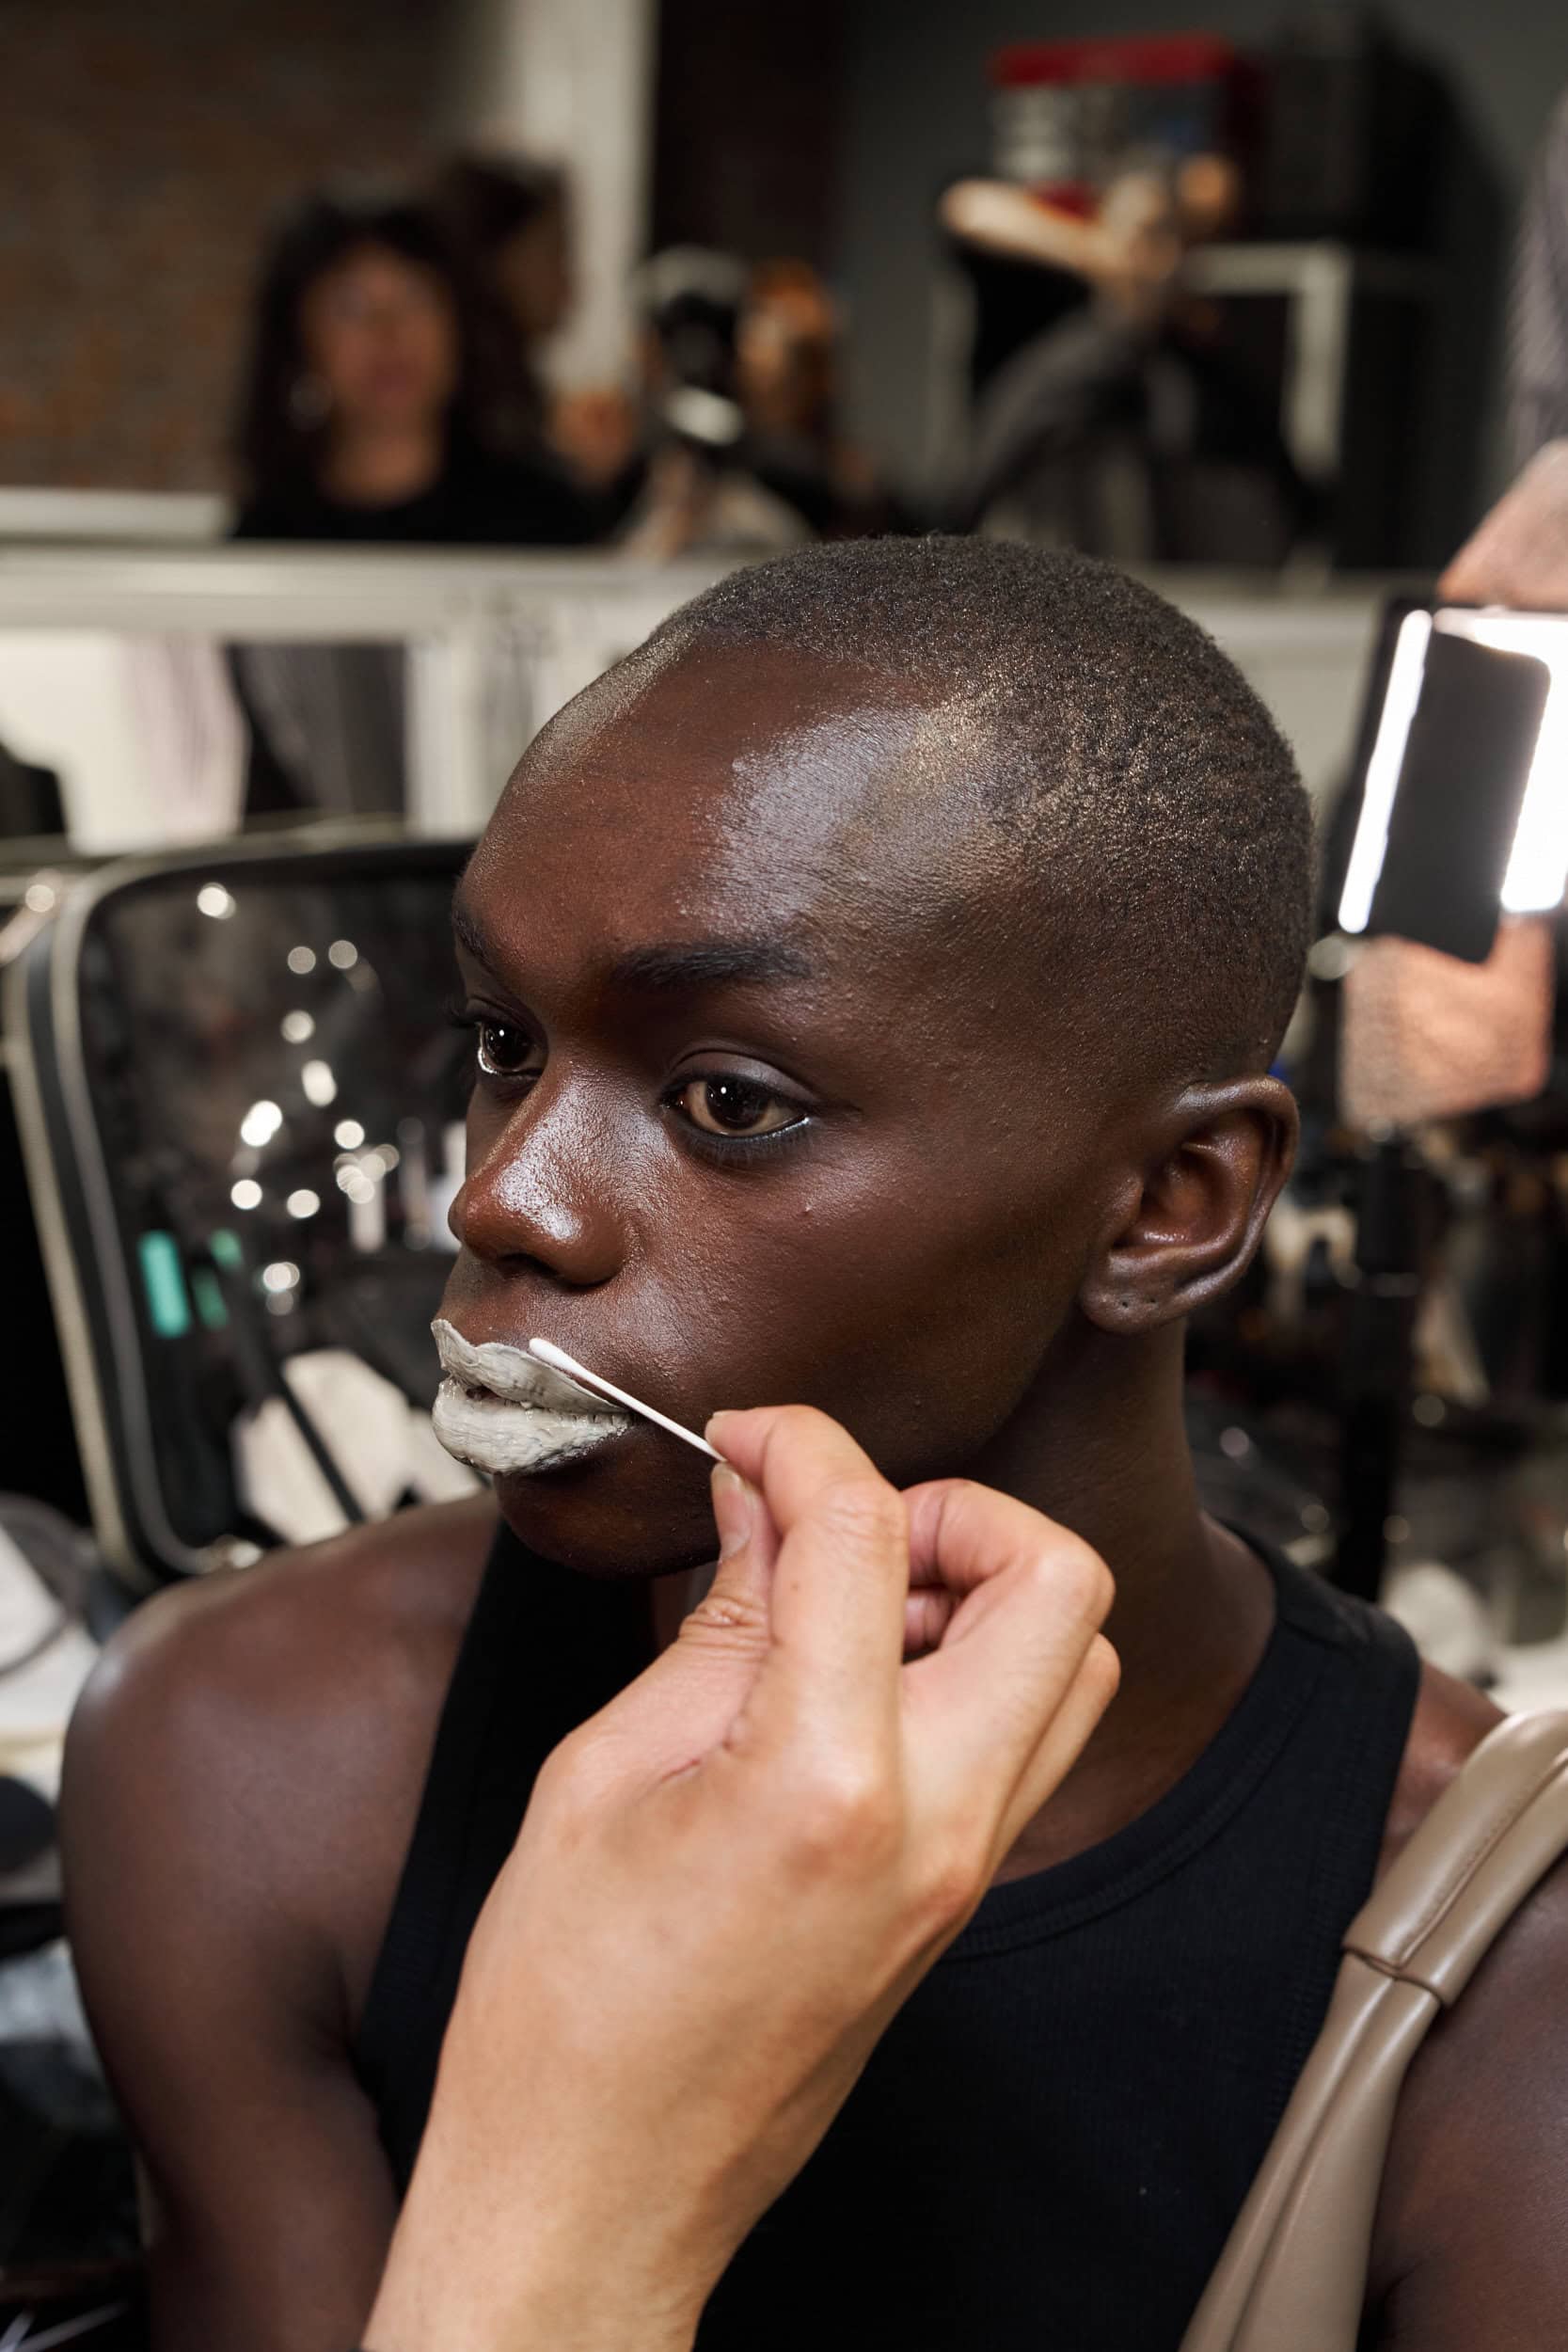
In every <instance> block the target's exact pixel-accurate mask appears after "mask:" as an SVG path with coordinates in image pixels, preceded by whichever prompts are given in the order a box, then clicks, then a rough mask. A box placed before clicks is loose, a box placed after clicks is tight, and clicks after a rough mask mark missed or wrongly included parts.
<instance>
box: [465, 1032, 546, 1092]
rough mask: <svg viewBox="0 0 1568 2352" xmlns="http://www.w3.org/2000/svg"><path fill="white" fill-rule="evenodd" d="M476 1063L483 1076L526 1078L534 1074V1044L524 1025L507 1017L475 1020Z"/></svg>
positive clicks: (536, 1053) (535, 1060) (536, 1056)
mask: <svg viewBox="0 0 1568 2352" xmlns="http://www.w3.org/2000/svg"><path fill="white" fill-rule="evenodd" d="M474 1026H475V1028H476V1029H477V1030H478V1032H479V1066H480V1068H481V1070H483V1073H484V1074H485V1076H486V1077H487V1078H527V1077H531V1076H535V1075H537V1070H536V1068H535V1067H534V1065H535V1064H536V1063H537V1060H538V1051H539V1049H538V1047H537V1046H536V1045H535V1043H534V1041H533V1040H532V1038H531V1037H530V1036H529V1034H528V1031H527V1030H526V1029H516V1028H514V1027H513V1025H512V1024H511V1023H510V1022H509V1021H476V1022H475V1024H474Z"/></svg>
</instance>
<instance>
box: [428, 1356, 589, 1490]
mask: <svg viewBox="0 0 1568 2352" xmlns="http://www.w3.org/2000/svg"><path fill="white" fill-rule="evenodd" d="M432 1329H433V1331H434V1333H435V1338H436V1350H437V1353H438V1354H439V1356H440V1359H441V1370H442V1371H443V1372H444V1373H445V1375H446V1378H445V1379H444V1380H443V1381H442V1383H441V1387H440V1391H439V1392H438V1394H437V1396H436V1410H435V1415H434V1420H435V1424H436V1436H437V1437H438V1438H440V1440H441V1443H442V1444H443V1445H444V1446H445V1447H446V1449H447V1451H448V1453H449V1454H456V1456H457V1458H458V1460H459V1461H460V1462H468V1463H471V1464H472V1466H473V1468H474V1469H475V1470H487V1471H489V1473H490V1474H491V1476H492V1477H499V1476H503V1475H506V1474H509V1473H512V1472H515V1471H527V1470H546V1469H549V1468H551V1467H552V1466H553V1465H554V1464H556V1463H558V1462H566V1461H571V1460H573V1459H574V1458H576V1457H577V1456H579V1455H581V1454H590V1453H592V1452H594V1450H595V1449H596V1448H597V1447H599V1446H601V1445H605V1444H607V1443H608V1442H609V1441H610V1439H611V1438H619V1437H622V1436H624V1435H625V1433H626V1431H627V1430H629V1429H630V1428H632V1427H633V1426H634V1422H633V1419H632V1416H631V1415H630V1414H629V1413H625V1412H622V1411H621V1410H620V1408H619V1407H618V1406H614V1405H610V1404H607V1403H606V1402H605V1400H604V1399H603V1398H602V1397H598V1396H594V1394H593V1393H592V1392H591V1391H589V1390H587V1389H585V1388H582V1387H580V1386H579V1385H578V1382H577V1381H576V1380H573V1379H570V1378H568V1376H567V1375H566V1374H565V1373H563V1372H557V1371H556V1370H555V1369H554V1367H553V1366H552V1365H549V1364H543V1363H541V1362H540V1361H539V1360H538V1359H537V1358H536V1357H533V1356H530V1355H529V1354H528V1353H527V1351H526V1350H525V1349H523V1348H520V1347H510V1346H508V1345H507V1344H506V1343H505V1342H504V1341H502V1340H486V1341H484V1342H483V1343H478V1344H476V1343H474V1342H473V1341H472V1340H466V1339H465V1338H464V1337H463V1334H462V1332H461V1331H459V1330H457V1329H456V1328H455V1327H453V1326H452V1325H451V1324H450V1323H448V1322H447V1321H446V1320H445V1318H444V1317H443V1318H442V1319H441V1320H439V1321H438V1322H436V1324H434V1325H433V1326H432Z"/></svg>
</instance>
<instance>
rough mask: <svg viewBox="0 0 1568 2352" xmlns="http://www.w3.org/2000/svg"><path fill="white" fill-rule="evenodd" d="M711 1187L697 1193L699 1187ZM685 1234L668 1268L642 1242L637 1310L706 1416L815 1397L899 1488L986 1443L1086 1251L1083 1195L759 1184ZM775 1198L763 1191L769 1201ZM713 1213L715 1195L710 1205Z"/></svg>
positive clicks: (1041, 1347) (1034, 1365)
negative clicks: (677, 1343) (716, 1409)
mask: <svg viewBox="0 0 1568 2352" xmlns="http://www.w3.org/2000/svg"><path fill="white" fill-rule="evenodd" d="M710 1190H711V1187H710ZM728 1190H729V1193H730V1202H729V1207H730V1214H729V1215H727V1216H722V1217H720V1216H717V1215H716V1214H714V1213H713V1211H712V1210H710V1213H709V1214H708V1215H707V1216H698V1217H697V1218H695V1219H694V1220H692V1222H691V1223H690V1224H689V1226H688V1228H687V1231H688V1234H689V1246H688V1248H686V1249H685V1250H683V1251H682V1252H681V1253H680V1255H679V1258H678V1260H677V1261H674V1262H672V1261H671V1260H670V1259H668V1258H667V1257H666V1255H665V1252H664V1249H663V1248H662V1247H661V1246H660V1242H659V1239H658V1237H657V1234H651V1235H650V1237H649V1248H648V1255H647V1260H646V1264H645V1269H644V1272H645V1278H646V1280H647V1287H646V1288H645V1289H644V1292H643V1302H642V1303H643V1310H644V1311H645V1312H646V1313H647V1314H648V1317H649V1323H650V1337H652V1327H656V1326H657V1327H659V1328H661V1329H662V1332H663V1333H664V1335H665V1344H666V1345H668V1343H669V1341H668V1335H669V1334H670V1333H672V1332H676V1331H678V1332H680V1333H681V1334H682V1335H683V1344H682V1346H681V1349H680V1351H679V1354H680V1358H681V1359H682V1360H679V1361H676V1360H672V1361H671V1362H670V1363H669V1364H668V1366H667V1367H664V1368H663V1369H664V1370H665V1372H666V1375H667V1377H668V1378H669V1379H670V1381H671V1383H672V1390H673V1387H674V1386H676V1385H679V1386H681V1387H685V1388H687V1389H688V1390H689V1391H690V1392H693V1393H694V1394H695V1396H696V1397H697V1399H698V1401H699V1402H700V1404H701V1406H703V1408H704V1409H712V1407H713V1406H718V1405H726V1406H745V1405H764V1404H807V1405H816V1406H819V1407H820V1409H821V1410H823V1411H824V1412H828V1413H831V1414H832V1416H833V1418H834V1419H835V1420H837V1421H841V1422H843V1423H844V1424H845V1425H846V1427H847V1428H848V1429H849V1430H850V1431H851V1433H852V1434H853V1435H854V1436H855V1437H856V1438H858V1439H859V1440H860V1442H861V1443H862V1444H863V1445H864V1446H865V1447H866V1449H867V1451H868V1452H869V1453H870V1454H872V1456H873V1458H874V1459H875V1460H876V1461H877V1462H878V1464H879V1467H881V1468H882V1469H883V1470H886V1471H887V1472H888V1473H889V1475H892V1476H895V1478H897V1480H898V1481H899V1483H901V1484H908V1483H910V1482H911V1480H913V1479H914V1478H917V1477H921V1476H924V1475H927V1474H928V1473H930V1472H931V1471H933V1470H950V1469H953V1468H954V1467H956V1466H957V1465H958V1464H959V1463H961V1462H962V1461H963V1460H964V1459H965V1458H966V1457H967V1456H968V1455H969V1454H972V1453H973V1452H974V1451H975V1450H976V1449H977V1448H978V1447H979V1446H980V1445H981V1444H983V1443H984V1442H985V1441H986V1440H987V1439H988V1438H990V1437H991V1436H992V1435H993V1434H994V1432H995V1430H996V1429H997V1428H998V1427H999V1426H1000V1424H1001V1423H1002V1422H1003V1421H1005V1420H1006V1417H1007V1416H1008V1414H1009V1413H1010V1412H1011V1411H1012V1410H1013V1409H1014V1407H1015V1406H1017V1404H1018V1402H1019V1400H1020V1399H1021V1397H1022V1394H1023V1392H1024V1391H1025V1390H1026V1389H1027V1388H1028V1386H1029V1384H1030V1382H1031V1381H1032V1380H1033V1378H1034V1377H1035V1376H1036V1375H1037V1371H1038V1369H1039V1365H1040V1362H1041V1359H1043V1357H1044V1356H1045V1354H1046V1352H1047V1350H1048V1348H1049V1346H1050V1343H1051V1341H1052V1339H1053V1336H1054V1335H1055V1333H1056V1331H1057V1330H1058V1329H1059V1328H1060V1327H1061V1324H1062V1322H1063V1320H1064V1318H1065V1317H1066V1316H1067V1314H1068V1313H1069V1311H1070V1310H1071V1307H1072V1302H1073V1298H1074V1295H1075V1294H1076V1291H1077V1288H1078V1284H1079V1281H1080V1280H1081V1279H1082V1271H1083V1264H1084V1260H1085V1253H1086V1248H1087V1235H1086V1234H1085V1233H1083V1232H1080V1230H1079V1228H1080V1227H1082V1226H1083V1224H1084V1222H1085V1218H1084V1212H1083V1207H1082V1188H1081V1187H1079V1188H1078V1191H1077V1201H1076V1207H1077V1214H1076V1216H1074V1214H1073V1209H1074V1200H1073V1198H1072V1188H1071V1187H1069V1186H1068V1185H1067V1184H1062V1185H1061V1186H1059V1187H1053V1186H1052V1185H1051V1184H1049V1183H1040V1184H1037V1185H1036V1187H1035V1188H1034V1190H1033V1192H1032V1194H1031V1196H1030V1197H1029V1199H1028V1200H1027V1201H1026V1202H1025V1201H1022V1200H1019V1199H1018V1198H1017V1197H1016V1195H1015V1196H1013V1197H1009V1198H1007V1199H1006V1200H998V1199H997V1198H995V1197H994V1196H993V1197H990V1198H985V1197H981V1196H979V1195H977V1194H968V1195H963V1194H959V1195H955V1193H954V1192H953V1191H952V1190H950V1189H944V1188H943V1187H941V1186H939V1185H937V1184H934V1182H930V1181H927V1183H926V1184H923V1185H922V1186H920V1187H919V1188H917V1189H915V1190H914V1191H912V1192H911V1191H910V1190H908V1189H905V1188H895V1189H894V1190H893V1191H892V1199H893V1200H896V1203H897V1205H896V1206H893V1205H890V1190H889V1189H887V1188H883V1187H880V1186H875V1187H873V1186H866V1187H864V1188H860V1187H851V1186H848V1185H846V1184H834V1183H833V1182H832V1179H831V1178H829V1177H826V1176H825V1177H823V1178H822V1179H820V1180H819V1181H816V1182H811V1183H806V1184H800V1185H798V1186H795V1187H791V1188H790V1192H789V1195H788V1196H787V1198H786V1196H785V1194H784V1190H783V1189H782V1188H780V1189H777V1190H775V1188H774V1187H773V1186H772V1185H771V1184H768V1181H767V1180H763V1181H762V1182H761V1183H759V1184H757V1185H756V1188H755V1190H754V1191H752V1193H751V1194H750V1196H749V1197H744V1196H745V1195H746V1180H744V1179H736V1180H735V1182H734V1183H733V1184H732V1185H731V1186H730V1187H728ZM769 1194H771V1195H772V1198H771V1199H769V1198H768V1195H769ZM715 1205H717V1204H715Z"/></svg>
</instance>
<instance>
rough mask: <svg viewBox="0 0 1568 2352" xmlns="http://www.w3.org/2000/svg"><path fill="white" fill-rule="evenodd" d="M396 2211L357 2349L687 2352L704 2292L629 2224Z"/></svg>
mask: <svg viewBox="0 0 1568 2352" xmlns="http://www.w3.org/2000/svg"><path fill="white" fill-rule="evenodd" d="M417 2192H418V2182H417V2180H416V2183H415V2187H414V2190H413V2191H412V2192H411V2195H410V2201H409V2205H408V2206H406V2207H405V2208H404V2217H403V2218H402V2219H401V2220H400V2222H399V2224H398V2228H397V2232H396V2233H395V2235H394V2237H393V2240H392V2246H391V2251H390V2253H389V2255H388V2262H387V2267H386V2270H385V2272H384V2273H383V2276H382V2281H381V2287H380V2291H379V2293H378V2294H377V2296H376V2299H375V2306H374V2309H373V2310H372V2313H371V2316H370V2319H369V2321H368V2322H367V2324H366V2329H365V2334H364V2338H363V2343H362V2346H361V2352H445V2348H446V2347H448V2346H451V2345H461V2346H462V2348H463V2352H690V2348H691V2344H692V2340H693V2338H694V2336H695V2335H696V2332H697V2322H698V2320H699V2318H700V2317H701V2315H702V2306H703V2303H704V2301H705V2299H706V2298H705V2293H704V2292H701V2291H697V2292H694V2291H693V2289H692V2288H691V2286H690V2284H689V2281H687V2280H683V2279H680V2278H678V2277H675V2276H673V2266H671V2265H660V2264H657V2263H653V2262H650V2261H649V2260H647V2259H646V2258H645V2257H644V2256H643V2255H642V2254H641V2251H640V2249H637V2248H636V2247H635V2245H634V2244H633V2243H632V2242H631V2233H629V2232H623V2231H622V2230H620V2229H619V2228H617V2227H616V2226H615V2223H614V2221H613V2220H612V2219H611V2220H607V2221H605V2222H603V2223H601V2224H600V2225H599V2226H598V2227H596V2228H594V2229H592V2230H590V2229H588V2228H583V2229H581V2230H578V2229H576V2228H572V2229H567V2228H563V2227H562V2226H560V2225H559V2224H557V2225H556V2226H553V2227H552V2228H550V2229H549V2230H548V2231H547V2232H540V2231H538V2230H537V2229H529V2228H523V2229H517V2228H515V2226H511V2225H509V2221H508V2218H507V2217H504V2216H498V2215H497V2214H496V2213H495V2212H494V2211H493V2210H490V2209H488V2208H487V2207H486V2205H485V2202H484V2201H483V2199H479V2200H476V2201H475V2203H474V2204H473V2206H472V2208H471V2211H470V2214H469V2215H468V2216H467V2217H466V2219H467V2222H468V2226H467V2227H466V2228H465V2227H459V2228H456V2229H454V2228H452V2227H451V2226H450V2224H449V2223H448V2222H447V2220H446V2219H445V2218H444V2217H439V2216H436V2215H435V2214H432V2215H429V2216H426V2215H424V2214H423V2213H421V2212H420V2210H419V2208H418V2206H417V2204H416V2202H415V2199H416V2197H417Z"/></svg>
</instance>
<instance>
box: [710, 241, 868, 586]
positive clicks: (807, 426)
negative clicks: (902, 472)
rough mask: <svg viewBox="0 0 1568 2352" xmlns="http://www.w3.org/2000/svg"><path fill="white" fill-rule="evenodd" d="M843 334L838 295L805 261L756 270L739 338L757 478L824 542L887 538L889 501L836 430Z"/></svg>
mask: <svg viewBox="0 0 1568 2352" xmlns="http://www.w3.org/2000/svg"><path fill="white" fill-rule="evenodd" d="M842 345H843V334H842V329H841V325H840V321H839V317H838V313H837V310H836V308H835V306H834V303H833V300H832V295H831V294H829V292H828V289H827V287H826V286H825V285H824V284H823V282H822V279H821V278H820V277H819V276H818V275H817V273H816V270H814V269H813V268H812V266H811V264H810V263H809V262H794V261H784V262H763V263H762V264H761V265H760V266H759V267H758V268H756V269H755V270H753V271H752V278H751V283H750V285H749V287H748V289H747V293H746V298H745V303H744V306H743V308H742V310H741V312H740V317H739V320H738V323H737V326H736V393H737V397H738V399H739V403H740V408H741V413H742V415H743V416H744V418H745V421H746V446H747V450H748V453H749V455H750V458H751V462H752V467H753V469H754V470H755V472H756V474H757V477H758V479H759V480H760V481H761V482H762V483H763V484H764V485H766V486H767V487H768V489H770V490H772V491H773V492H774V493H775V494H776V495H777V496H778V497H780V498H783V499H784V500H785V501H787V502H788V503H789V504H790V505H792V506H794V507H795V508H796V509H797V510H798V512H799V513H800V514H801V515H802V516H804V517H805V519H806V521H807V522H808V523H809V524H810V525H811V528H812V529H813V530H814V531H815V532H816V533H817V535H818V536H819V537H820V538H824V539H851V538H857V537H860V536H863V535H864V534H865V533H867V532H878V531H886V530H888V529H890V528H891V527H892V525H893V523H894V520H895V514H894V507H893V501H891V499H890V498H889V497H888V495H887V493H886V492H885V490H884V489H883V488H882V487H881V486H880V485H879V483H878V480H877V476H876V473H875V470H874V469H873V467H872V465H871V462H870V460H869V459H868V458H867V457H866V455H865V454H864V453H863V451H860V450H857V449H854V448H852V447H851V446H850V445H849V444H848V443H847V441H846V440H845V438H844V437H843V435H842V433H841V432H840V429H839V421H838V406H839V386H838V363H839V353H840V351H841V349H842Z"/></svg>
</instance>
